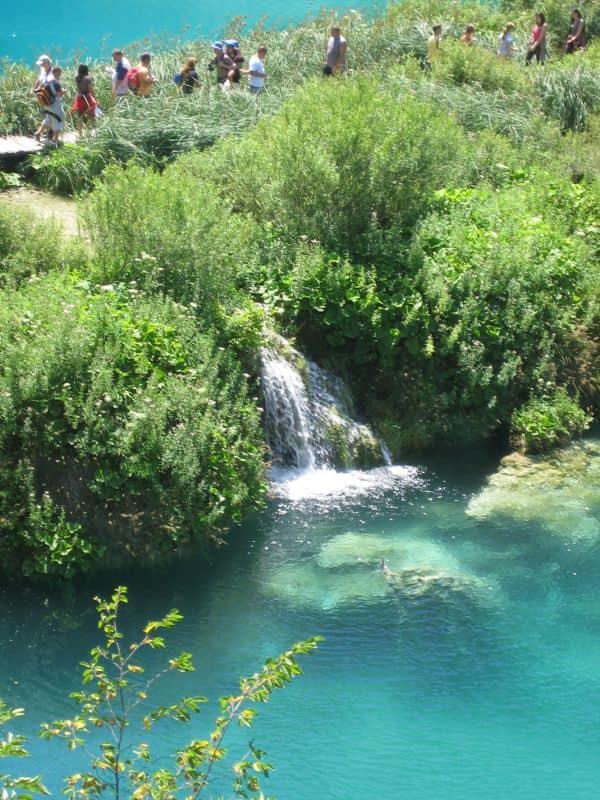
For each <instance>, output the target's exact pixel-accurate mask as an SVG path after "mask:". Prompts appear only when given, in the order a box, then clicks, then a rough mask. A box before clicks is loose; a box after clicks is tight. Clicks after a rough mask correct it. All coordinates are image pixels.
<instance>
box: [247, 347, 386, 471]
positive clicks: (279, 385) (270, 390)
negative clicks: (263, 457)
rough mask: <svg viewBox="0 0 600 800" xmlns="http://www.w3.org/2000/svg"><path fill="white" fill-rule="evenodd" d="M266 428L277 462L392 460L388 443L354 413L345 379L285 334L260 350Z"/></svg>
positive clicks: (314, 464)
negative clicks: (295, 345) (300, 349)
mask: <svg viewBox="0 0 600 800" xmlns="http://www.w3.org/2000/svg"><path fill="white" fill-rule="evenodd" d="M261 355H262V373H261V378H262V390H263V396H264V406H265V430H266V436H267V442H268V444H269V447H270V450H271V457H272V461H273V464H274V465H275V466H278V467H295V468H297V469H300V470H314V469H317V468H319V467H345V468H349V467H374V466H379V465H381V464H390V463H391V459H390V457H389V452H388V450H387V448H386V447H385V444H383V442H381V441H380V440H379V439H378V438H377V437H376V436H375V434H374V433H373V431H372V430H371V429H370V428H369V427H368V426H367V425H363V424H361V423H359V422H357V421H356V420H355V419H353V417H352V404H351V398H350V394H349V392H348V390H347V388H346V386H345V385H344V383H343V382H342V381H341V380H340V379H339V378H336V377H335V376H333V375H331V374H330V373H328V372H326V370H324V369H321V367H319V366H318V365H317V364H315V363H314V362H312V361H309V360H308V359H306V358H304V356H303V355H302V354H301V353H299V352H298V351H297V350H295V349H294V348H293V347H291V345H290V344H289V343H288V342H287V341H286V340H285V339H283V338H281V337H275V336H272V337H271V341H270V344H269V346H268V347H265V348H263V350H262V354H261Z"/></svg>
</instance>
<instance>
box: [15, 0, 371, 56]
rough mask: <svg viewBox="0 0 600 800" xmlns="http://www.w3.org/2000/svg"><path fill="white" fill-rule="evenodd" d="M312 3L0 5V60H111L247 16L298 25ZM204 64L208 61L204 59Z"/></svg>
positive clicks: (141, 0)
mask: <svg viewBox="0 0 600 800" xmlns="http://www.w3.org/2000/svg"><path fill="white" fill-rule="evenodd" d="M375 5H376V3H375V2H374V1H371V2H368V1H367V2H365V0H362V2H359V3H341V4H337V3H336V4H335V7H336V8H337V9H338V10H343V9H348V8H351V7H354V8H363V9H365V8H372V7H373V6H375ZM321 8H323V3H321V2H316V0H309V1H308V2H301V0H292V2H286V1H285V0H268V2H267V1H266V0H258V2H250V1H249V0H204V2H202V3H198V2H196V0H179V2H177V3H167V2H165V0H128V2H125V0H119V2H117V0H102V2H101V3H80V4H77V5H75V4H74V3H73V2H72V0H54V2H52V3H45V4H44V3H40V4H38V5H36V6H35V8H34V7H33V6H30V5H23V6H21V5H20V4H16V3H8V2H4V3H2V25H1V26H0V56H6V57H8V58H9V59H13V60H24V61H28V62H33V61H35V59H36V58H37V57H38V56H39V55H40V54H41V53H50V55H51V56H52V57H53V58H55V59H56V60H63V61H64V60H66V59H67V58H70V57H71V56H72V54H73V53H74V52H77V53H78V54H80V55H82V56H83V57H84V58H86V57H89V56H94V57H96V56H98V57H110V53H111V51H112V49H113V47H116V46H124V45H127V44H130V43H132V42H139V41H141V40H143V39H144V38H145V37H150V39H151V40H152V42H154V43H156V42H157V41H158V40H159V39H164V38H165V37H169V38H171V39H172V38H175V39H177V38H179V39H185V40H188V39H192V38H194V37H197V36H202V37H210V36H217V35H221V34H222V33H223V31H224V27H225V25H226V24H227V22H228V21H229V20H231V19H233V18H234V17H238V16H242V17H245V18H246V20H247V22H248V23H249V24H250V25H254V24H255V23H257V22H258V21H263V20H264V21H265V22H266V23H267V24H268V25H270V26H283V25H286V24H289V23H293V22H299V21H300V20H302V19H304V18H305V17H307V16H310V15H315V14H318V13H319V11H320V10H321ZM207 60H208V56H207Z"/></svg>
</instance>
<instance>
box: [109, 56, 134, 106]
mask: <svg viewBox="0 0 600 800" xmlns="http://www.w3.org/2000/svg"><path fill="white" fill-rule="evenodd" d="M112 57H113V61H114V68H113V73H112V94H113V97H125V95H127V94H129V80H128V75H129V72H130V71H131V64H130V63H129V61H128V60H127V59H126V58H125V55H124V53H123V51H122V50H113V54H112Z"/></svg>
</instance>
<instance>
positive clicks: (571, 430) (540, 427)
mask: <svg viewBox="0 0 600 800" xmlns="http://www.w3.org/2000/svg"><path fill="white" fill-rule="evenodd" d="M590 422H591V418H590V417H589V415H587V414H586V413H585V411H584V410H583V409H582V408H579V406H578V405H577V403H575V402H574V401H573V400H571V398H570V397H569V396H568V395H567V394H566V393H565V392H564V391H561V390H559V391H557V392H556V393H555V394H554V395H551V396H548V395H544V396H542V397H539V398H534V399H532V400H530V401H529V402H528V403H526V404H525V405H524V406H522V407H521V408H519V409H518V410H517V411H515V412H514V414H513V416H512V420H511V440H512V442H513V445H514V446H515V447H517V448H519V450H521V451H522V452H524V453H528V452H531V453H539V452H541V451H543V450H549V449H550V448H552V447H555V446H556V445H559V444H565V443H566V442H568V441H569V439H572V438H573V437H574V436H581V434H582V433H583V432H584V431H586V430H587V429H588V428H589V426H590Z"/></svg>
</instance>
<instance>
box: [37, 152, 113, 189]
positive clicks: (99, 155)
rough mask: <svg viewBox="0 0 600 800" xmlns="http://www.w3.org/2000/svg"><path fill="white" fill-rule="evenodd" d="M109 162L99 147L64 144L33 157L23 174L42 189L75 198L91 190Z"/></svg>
mask: <svg viewBox="0 0 600 800" xmlns="http://www.w3.org/2000/svg"><path fill="white" fill-rule="evenodd" d="M107 163H108V158H107V155H106V154H105V153H104V152H103V151H102V150H101V149H100V148H99V147H98V146H97V145H88V144H65V145H64V147H61V148H60V149H58V150H52V151H51V152H49V153H43V154H41V155H37V156H33V157H32V158H30V159H29V160H28V162H27V164H26V165H25V168H24V171H25V173H26V174H27V175H28V176H29V177H30V178H31V179H32V180H33V182H34V183H35V184H37V185H38V186H39V187H40V188H42V189H45V190H47V191H50V192H56V194H64V195H73V194H79V193H81V192H84V191H88V190H89V189H91V188H92V186H93V185H94V181H95V179H96V178H97V177H98V176H99V175H101V174H102V171H103V170H104V168H105V167H106V165H107Z"/></svg>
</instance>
